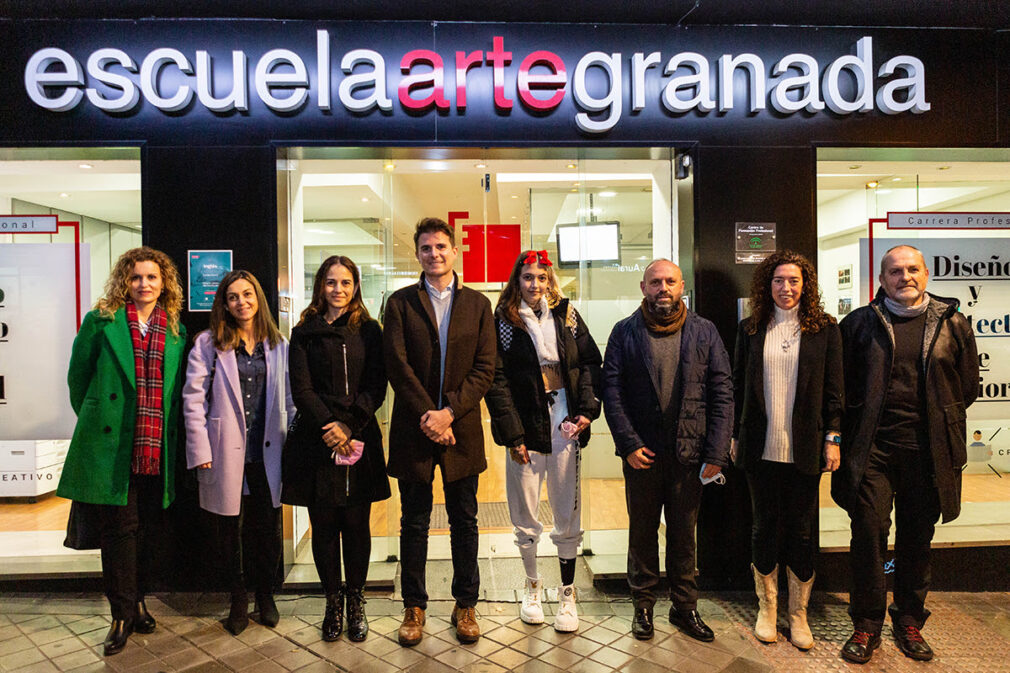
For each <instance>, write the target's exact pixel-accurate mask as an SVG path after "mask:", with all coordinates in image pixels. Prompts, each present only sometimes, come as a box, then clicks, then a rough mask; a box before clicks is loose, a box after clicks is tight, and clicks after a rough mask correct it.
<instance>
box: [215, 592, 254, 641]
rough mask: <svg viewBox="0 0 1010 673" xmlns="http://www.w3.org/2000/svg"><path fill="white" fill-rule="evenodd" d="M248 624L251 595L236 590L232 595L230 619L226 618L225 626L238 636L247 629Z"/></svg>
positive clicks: (229, 631)
mask: <svg viewBox="0 0 1010 673" xmlns="http://www.w3.org/2000/svg"><path fill="white" fill-rule="evenodd" d="M261 619H262V616H261ZM247 626H249V596H248V595H247V594H246V592H245V591H234V592H232V595H231V610H230V611H229V612H228V619H226V620H224V628H226V629H228V633H230V634H232V635H233V636H237V635H238V634H240V633H242V632H243V631H245V628H246V627H247Z"/></svg>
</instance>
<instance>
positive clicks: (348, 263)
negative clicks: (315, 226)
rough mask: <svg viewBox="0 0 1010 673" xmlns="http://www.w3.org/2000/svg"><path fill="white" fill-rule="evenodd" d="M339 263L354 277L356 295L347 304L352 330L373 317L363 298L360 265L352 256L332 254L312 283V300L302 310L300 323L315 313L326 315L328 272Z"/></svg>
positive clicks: (317, 272)
mask: <svg viewBox="0 0 1010 673" xmlns="http://www.w3.org/2000/svg"><path fill="white" fill-rule="evenodd" d="M338 264H339V265H340V266H342V267H344V268H345V269H347V270H348V271H350V272H351V278H353V279H354V296H353V297H351V302H350V303H349V304H348V305H347V312H348V313H349V314H350V318H348V320H347V326H348V327H350V328H351V330H356V329H357V328H358V327H360V326H361V325H362V324H363V323H364V322H365V321H367V320H370V319H371V318H372V316H371V315H369V313H368V309H367V308H365V302H364V301H363V300H362V299H361V272H360V271H358V265H357V264H355V263H354V261H353V260H351V258H350V257H345V256H343V255H331V256H330V257H327V258H326V259H324V260H323V263H322V265H320V267H319V270H318V271H316V279H315V282H313V284H312V302H311V303H310V304H309V305H308V306H306V307H305V310H304V311H302V315H301V317H300V318H299V319H298V324H299V325H301V324H302V323H304V322H305V321H306V320H307V319H308V318H311V317H312V316H314V315H321V316H324V317H325V316H326V310H327V309H328V308H329V304H328V303H327V301H326V274H328V273H329V272H330V268H331V267H333V266H336V265H338Z"/></svg>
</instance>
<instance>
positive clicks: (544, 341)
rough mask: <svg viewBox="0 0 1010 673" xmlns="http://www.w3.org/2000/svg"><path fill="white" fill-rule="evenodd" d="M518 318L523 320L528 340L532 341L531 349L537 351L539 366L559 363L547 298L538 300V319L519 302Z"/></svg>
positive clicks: (523, 302)
mask: <svg viewBox="0 0 1010 673" xmlns="http://www.w3.org/2000/svg"><path fill="white" fill-rule="evenodd" d="M519 317H520V318H522V319H523V324H524V325H525V326H526V332H527V333H528V334H529V335H530V339H532V340H533V347H534V348H536V350H537V356H538V357H539V358H540V364H546V363H549V362H560V360H561V358H560V357H559V356H558V335H557V332H555V331H554V314H553V313H551V310H550V309H549V308H548V307H547V298H546V297H541V298H540V317H539V318H537V315H536V313H534V312H533V309H531V308H530V307H529V305H528V304H527V303H526V302H525V301H522V300H520V301H519Z"/></svg>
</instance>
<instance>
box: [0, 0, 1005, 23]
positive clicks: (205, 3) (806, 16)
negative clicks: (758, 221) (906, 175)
mask: <svg viewBox="0 0 1010 673" xmlns="http://www.w3.org/2000/svg"><path fill="white" fill-rule="evenodd" d="M0 16H12V17H15V18H58V19H67V18H130V19H136V18H147V17H154V18H183V17H192V18H210V17H236V18H267V19H270V18H273V19H330V20H366V21H388V20H390V19H397V20H419V21H492V22H499V21H501V22H528V21H546V22H565V23H570V22H582V23H658V24H671V25H678V24H679V25H695V26H697V25H707V24H715V25H810V26H909V27H924V28H936V27H941V26H943V27H960V28H987V29H999V28H1007V27H1008V26H1010V3H1007V2H1005V1H1003V0H941V1H937V0H887V1H886V2H879V0H816V1H814V2H811V1H810V0H762V1H761V2H741V1H740V0H666V1H665V2H656V0H625V1H624V2H621V3H620V6H619V8H618V7H617V6H615V4H614V3H613V2H612V1H609V0H572V1H570V2H543V0H499V1H498V2H473V1H470V0H344V1H343V2H333V1H332V0H295V1H294V2H285V3H278V2H274V1H273V0H88V2H81V0H32V1H31V2H29V1H27V0H0Z"/></svg>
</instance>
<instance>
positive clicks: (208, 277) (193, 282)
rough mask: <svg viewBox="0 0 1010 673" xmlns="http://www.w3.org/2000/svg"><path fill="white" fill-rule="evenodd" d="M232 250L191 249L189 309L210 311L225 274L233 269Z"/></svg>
mask: <svg viewBox="0 0 1010 673" xmlns="http://www.w3.org/2000/svg"><path fill="white" fill-rule="evenodd" d="M231 252H232V251H231V250H190V251H189V255H188V257H189V310H190V311H209V310H210V308H211V306H213V304H214V294H215V293H216V292H217V286H218V284H219V283H220V282H221V279H222V278H224V276H225V274H226V273H228V272H229V271H231Z"/></svg>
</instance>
